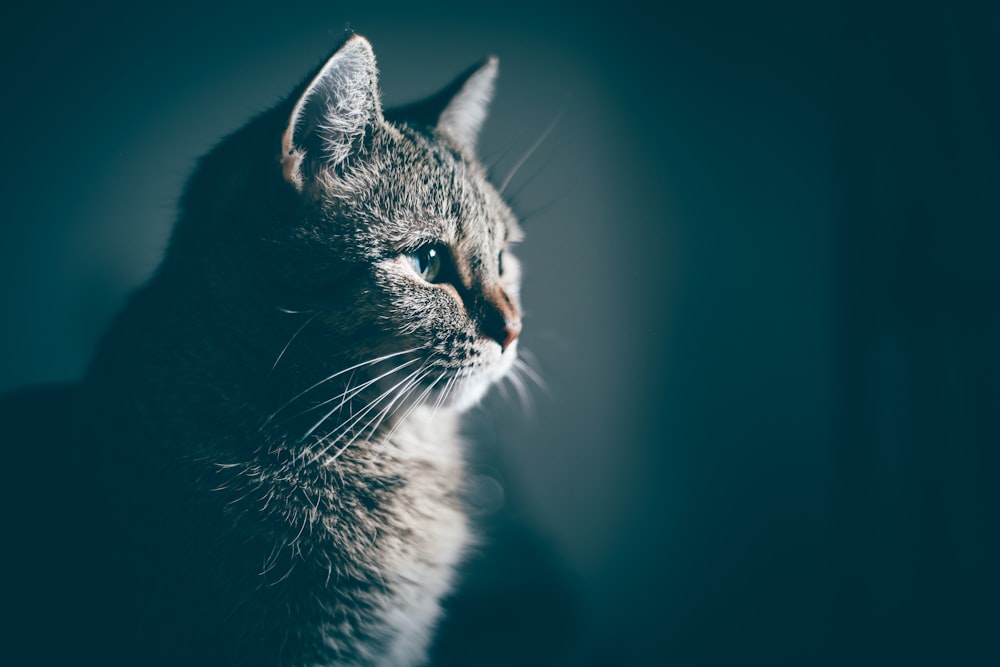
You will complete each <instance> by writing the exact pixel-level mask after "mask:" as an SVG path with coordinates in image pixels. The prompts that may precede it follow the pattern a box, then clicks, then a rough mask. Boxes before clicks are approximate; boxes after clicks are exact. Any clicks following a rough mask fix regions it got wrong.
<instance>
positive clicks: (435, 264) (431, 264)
mask: <svg viewBox="0 0 1000 667" xmlns="http://www.w3.org/2000/svg"><path fill="white" fill-rule="evenodd" d="M410 260H411V261H412V262H413V265H414V267H415V268H416V269H417V273H419V274H420V277H421V278H423V279H424V280H426V281H427V282H429V283H432V282H434V281H435V280H437V278H438V275H439V274H440V273H441V251H440V250H439V249H438V248H437V247H435V246H424V247H423V248H420V249H418V250H417V251H416V252H414V253H411V254H410Z"/></svg>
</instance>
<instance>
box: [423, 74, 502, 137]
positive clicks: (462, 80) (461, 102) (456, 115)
mask: <svg viewBox="0 0 1000 667" xmlns="http://www.w3.org/2000/svg"><path fill="white" fill-rule="evenodd" d="M498 70H499V61H498V60H497V57H496V56H490V57H489V58H487V59H486V60H485V61H484V62H483V63H482V64H480V65H478V66H477V67H474V68H472V69H470V70H469V71H467V72H466V73H465V74H463V75H462V76H460V77H459V78H458V79H456V80H455V81H454V82H452V84H451V85H450V86H449V87H448V88H446V89H445V91H442V92H443V93H444V94H445V95H447V96H448V99H447V102H446V103H445V107H444V109H443V110H442V111H441V113H440V115H439V116H438V119H437V125H436V126H435V128H434V129H435V131H436V132H437V133H438V134H440V135H442V136H444V137H447V138H449V139H451V140H452V141H453V142H455V143H456V144H457V145H458V147H459V148H460V149H462V150H464V151H468V152H469V153H470V154H474V153H475V152H476V140H477V139H478V138H479V131H480V130H481V129H482V127H483V122H485V121H486V113H487V111H488V110H489V106H490V101H491V100H492V99H493V89H494V88H495V86H496V78H497V72H498Z"/></svg>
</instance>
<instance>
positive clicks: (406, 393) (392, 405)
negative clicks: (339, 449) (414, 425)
mask: <svg viewBox="0 0 1000 667" xmlns="http://www.w3.org/2000/svg"><path fill="white" fill-rule="evenodd" d="M421 370H423V372H422V373H421V374H420V375H419V376H418V377H415V378H413V380H411V381H410V382H409V383H408V384H407V385H406V386H405V387H403V388H402V389H401V390H400V391H399V392H398V393H397V395H396V396H395V398H393V399H392V401H390V402H389V404H388V405H387V406H386V407H385V408H383V409H382V410H381V411H380V412H379V414H378V415H376V419H377V420H378V421H377V423H375V425H374V426H372V423H374V422H375V419H373V420H371V421H369V422H368V423H367V424H365V427H364V428H363V429H362V430H361V433H364V432H365V431H368V430H369V429H370V432H371V435H372V437H374V436H375V434H376V433H378V430H379V428H381V426H382V423H383V422H384V421H385V420H386V419H387V418H388V417H389V415H390V414H392V412H393V410H395V409H398V407H401V406H404V405H406V404H407V400H408V399H409V398H410V395H411V394H412V393H413V392H414V391H415V390H416V388H417V387H419V386H420V383H421V382H423V381H424V379H425V378H426V377H427V376H428V375H430V374H431V372H432V369H428V368H426V366H425V367H424V368H423V369H421ZM424 393H425V394H426V390H425V391H424ZM418 400H419V399H418ZM416 405H417V403H416V402H413V403H410V404H409V407H408V408H407V409H406V412H405V413H403V416H402V417H400V418H399V419H397V420H396V421H395V423H394V424H393V425H392V428H391V429H390V431H389V435H391V434H392V433H395V431H396V428H397V427H398V426H399V425H400V424H401V423H403V422H404V421H406V418H407V417H409V416H410V412H412V411H413V408H414V407H416ZM389 435H387V436H386V437H385V438H382V439H381V442H380V445H379V448H380V449H381V447H382V446H384V445H385V443H386V442H387V441H388V438H389ZM355 437H357V436H355ZM348 444H350V443H348Z"/></svg>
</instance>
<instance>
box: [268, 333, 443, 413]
mask: <svg viewBox="0 0 1000 667" xmlns="http://www.w3.org/2000/svg"><path fill="white" fill-rule="evenodd" d="M424 347H426V346H425V345H421V346H418V347H413V348H410V349H409V350H402V351H400V352H392V353H390V354H385V355H382V356H381V357H376V358H374V359H369V360H367V361H362V362H360V363H357V364H354V365H353V366H349V367H348V368H345V369H343V370H340V371H337V372H336V373H334V374H333V375H330V376H328V377H325V378H323V379H322V380H320V381H319V382H317V383H316V384H314V385H312V386H310V387H307V388H306V389H303V390H302V391H300V392H299V393H298V394H296V395H295V396H292V397H291V398H290V399H288V401H286V402H285V403H284V405H282V406H281V407H279V408H278V409H277V410H275V411H274V412H272V413H271V414H270V416H268V418H267V419H266V420H265V421H264V423H263V424H262V425H261V429H263V428H264V427H266V426H267V425H268V424H270V423H271V420H272V419H274V418H275V417H276V416H278V414H279V413H280V412H281V411H282V410H284V409H285V408H287V407H288V406H289V405H291V404H292V403H294V402H295V401H297V400H299V399H300V398H302V397H303V396H305V395H306V394H308V393H309V392H310V391H312V390H313V389H315V388H316V387H319V386H320V385H322V384H324V383H326V382H329V381H330V380H333V379H334V378H336V377H339V376H341V375H343V374H344V373H349V372H350V371H353V370H357V369H359V368H363V367H364V366H369V365H372V364H377V363H380V362H382V361H386V360H387V359H392V358H393V357H398V356H399V355H401V354H409V353H410V352H416V351H417V350H420V349H422V348H424Z"/></svg>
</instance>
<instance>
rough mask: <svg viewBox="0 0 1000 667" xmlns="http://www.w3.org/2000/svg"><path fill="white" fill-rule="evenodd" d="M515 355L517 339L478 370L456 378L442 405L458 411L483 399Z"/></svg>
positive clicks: (512, 361) (504, 373)
mask: <svg viewBox="0 0 1000 667" xmlns="http://www.w3.org/2000/svg"><path fill="white" fill-rule="evenodd" d="M516 357H517V341H514V342H513V343H511V345H510V347H509V348H507V350H506V351H505V352H502V353H500V354H498V355H497V359H496V361H494V362H493V363H491V364H489V365H488V366H487V367H485V368H482V369H480V370H479V371H478V372H476V373H474V374H472V375H469V376H467V377H463V378H462V379H461V380H458V381H457V382H456V383H455V385H454V386H453V387H452V389H451V390H450V391H449V393H448V397H447V398H446V400H445V401H444V403H443V405H444V406H445V407H450V408H454V409H456V410H459V411H465V410H468V409H470V408H472V407H474V406H475V405H476V404H477V403H479V401H481V400H483V397H484V396H486V392H487V391H489V389H490V387H491V386H493V384H494V383H496V382H499V381H500V379H501V378H503V376H504V375H506V374H507V373H508V372H509V371H510V369H511V366H513V365H514V359H515V358H516ZM433 400H436V399H433ZM433 400H432V401H431V402H433Z"/></svg>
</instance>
